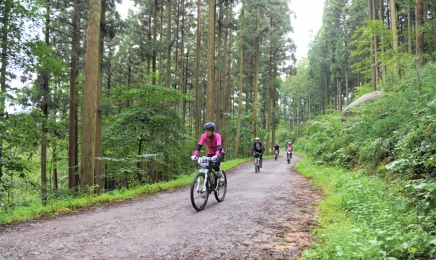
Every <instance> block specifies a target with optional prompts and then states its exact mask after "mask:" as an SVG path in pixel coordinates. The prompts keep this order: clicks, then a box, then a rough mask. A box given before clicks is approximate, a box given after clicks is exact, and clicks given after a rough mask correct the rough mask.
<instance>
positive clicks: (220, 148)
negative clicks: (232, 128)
mask: <svg viewBox="0 0 436 260" xmlns="http://www.w3.org/2000/svg"><path fill="white" fill-rule="evenodd" d="M215 138H216V145H217V149H216V152H215V155H216V156H218V155H220V154H221V152H224V150H223V146H222V144H221V135H220V134H215Z"/></svg>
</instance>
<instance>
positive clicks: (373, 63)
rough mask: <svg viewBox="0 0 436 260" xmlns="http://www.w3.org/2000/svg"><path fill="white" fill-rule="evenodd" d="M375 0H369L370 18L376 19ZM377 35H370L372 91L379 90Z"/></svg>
mask: <svg viewBox="0 0 436 260" xmlns="http://www.w3.org/2000/svg"><path fill="white" fill-rule="evenodd" d="M373 1H374V0H368V15H369V20H375V17H374V12H375V11H374V2H373ZM375 38H376V37H375V36H371V37H370V55H371V89H372V91H376V90H377V83H376V82H377V76H376V73H377V72H376V57H375V55H376V49H375V48H376V47H375V44H376V40H375Z"/></svg>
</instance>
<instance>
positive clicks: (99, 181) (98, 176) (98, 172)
mask: <svg viewBox="0 0 436 260" xmlns="http://www.w3.org/2000/svg"><path fill="white" fill-rule="evenodd" d="M102 3H103V5H102V8H101V22H100V36H101V37H100V49H99V66H98V68H99V70H98V82H99V84H98V86H97V100H96V101H97V113H96V116H97V118H96V126H95V157H96V158H99V157H102V156H103V150H102V149H103V148H102V143H101V109H100V104H101V88H102V85H103V82H102V80H103V77H102V73H101V72H102V67H101V66H102V63H103V48H104V37H105V35H104V31H105V30H104V26H105V24H106V17H105V13H106V3H105V2H102ZM102 175H103V167H102V163H101V160H99V159H95V169H94V176H95V185H96V188H95V193H96V194H100V193H101V192H102V189H103V178H102Z"/></svg>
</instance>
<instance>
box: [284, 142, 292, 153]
mask: <svg viewBox="0 0 436 260" xmlns="http://www.w3.org/2000/svg"><path fill="white" fill-rule="evenodd" d="M286 150H287V151H290V152H291V153H292V152H293V151H294V147H293V146H292V143H291V142H288V145H286Z"/></svg>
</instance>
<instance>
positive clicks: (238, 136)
mask: <svg viewBox="0 0 436 260" xmlns="http://www.w3.org/2000/svg"><path fill="white" fill-rule="evenodd" d="M241 2H242V3H241V5H242V6H241V39H240V41H241V42H240V50H239V53H240V54H239V96H238V126H237V128H236V155H235V156H236V158H239V146H240V142H241V114H242V82H243V78H244V77H243V73H244V67H243V63H244V48H243V47H244V1H241Z"/></svg>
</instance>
